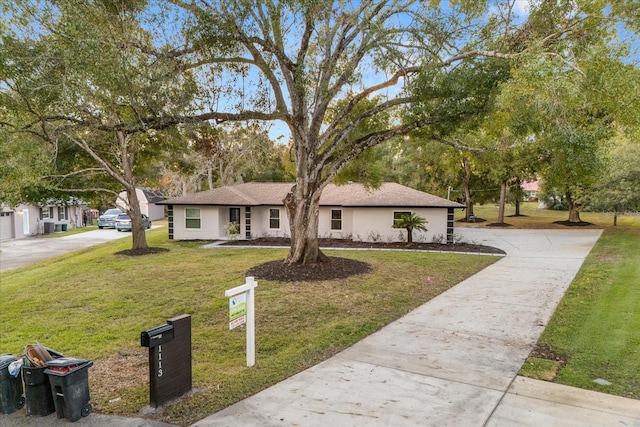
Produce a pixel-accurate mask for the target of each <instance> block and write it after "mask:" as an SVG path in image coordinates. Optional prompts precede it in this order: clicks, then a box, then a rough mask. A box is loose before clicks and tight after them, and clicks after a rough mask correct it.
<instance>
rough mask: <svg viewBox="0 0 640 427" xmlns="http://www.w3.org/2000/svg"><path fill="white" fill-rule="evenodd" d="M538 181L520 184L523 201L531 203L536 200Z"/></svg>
mask: <svg viewBox="0 0 640 427" xmlns="http://www.w3.org/2000/svg"><path fill="white" fill-rule="evenodd" d="M539 185H540V181H539V180H536V181H525V182H523V183H522V184H520V187H521V188H522V190H523V191H524V199H525V200H528V201H530V202H533V201H535V200H537V199H538V187H539Z"/></svg>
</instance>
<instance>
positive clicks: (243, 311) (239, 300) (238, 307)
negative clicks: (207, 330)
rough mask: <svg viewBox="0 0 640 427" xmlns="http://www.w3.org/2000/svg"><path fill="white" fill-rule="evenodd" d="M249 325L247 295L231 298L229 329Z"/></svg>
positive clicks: (242, 294)
mask: <svg viewBox="0 0 640 427" xmlns="http://www.w3.org/2000/svg"><path fill="white" fill-rule="evenodd" d="M245 323H247V293H246V292H243V293H241V294H238V295H236V296H234V297H231V298H229V329H233V328H236V327H238V326H240V325H244V324H245Z"/></svg>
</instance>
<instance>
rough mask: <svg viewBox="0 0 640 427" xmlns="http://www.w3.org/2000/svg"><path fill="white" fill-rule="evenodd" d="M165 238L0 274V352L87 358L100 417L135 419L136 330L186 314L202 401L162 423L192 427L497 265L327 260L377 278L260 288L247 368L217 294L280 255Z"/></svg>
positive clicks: (409, 257)
mask: <svg viewBox="0 0 640 427" xmlns="http://www.w3.org/2000/svg"><path fill="white" fill-rule="evenodd" d="M166 235H167V231H166V228H161V229H157V230H151V231H149V232H148V238H149V243H150V245H152V246H160V247H166V248H168V249H170V251H169V252H166V253H159V254H154V255H148V256H143V257H127V256H122V255H114V253H115V252H117V251H119V250H122V249H126V248H127V247H128V245H129V243H128V242H127V239H124V240H122V241H115V242H111V243H107V244H103V245H100V246H96V247H93V248H91V249H87V250H83V251H80V252H76V253H73V254H69V255H65V256H61V257H58V258H56V259H53V260H48V261H43V262H40V263H37V264H34V265H32V266H29V267H24V268H20V269H16V270H12V271H9V272H6V273H3V274H2V276H1V278H0V280H1V283H2V286H1V287H2V300H1V302H0V324H2V329H1V330H0V349H1V350H0V352H2V353H14V354H21V353H22V351H23V347H24V346H25V345H26V344H31V343H33V342H35V341H39V342H40V343H42V344H44V345H46V346H48V347H50V348H52V349H55V350H57V351H60V352H62V353H64V354H65V355H68V356H74V357H83V358H89V359H92V360H94V363H95V364H94V366H93V367H92V368H91V371H90V375H89V376H90V387H91V395H92V402H93V403H94V408H95V410H96V411H98V412H103V413H119V414H125V415H135V414H136V413H137V411H138V410H139V409H140V408H141V407H142V406H144V405H145V404H147V403H148V386H147V385H146V380H147V379H148V371H147V369H148V368H147V366H148V365H147V356H146V354H147V353H146V351H147V349H145V348H142V347H140V338H139V337H140V332H141V331H143V330H146V329H149V328H151V327H154V326H158V325H161V324H164V323H165V321H166V320H167V319H169V318H171V317H173V316H176V315H180V314H183V313H187V314H191V315H192V329H193V369H194V388H195V389H197V390H198V392H197V393H195V394H194V395H192V396H190V397H187V398H185V399H182V400H181V401H180V402H179V403H178V404H176V405H173V406H171V407H169V408H167V409H165V410H164V411H162V412H160V413H159V414H158V415H157V416H158V417H161V418H163V419H166V420H167V421H171V422H174V423H180V424H188V423H190V422H193V421H194V420H196V419H199V418H201V417H204V416H206V415H209V414H211V413H213V412H215V411H217V410H219V409H221V408H223V407H225V406H228V405H229V404H231V403H234V402H236V401H239V400H241V399H243V398H245V397H247V396H249V395H251V394H253V393H256V392H257V391H259V390H261V389H263V388H266V387H268V386H270V385H272V384H275V383H277V382H279V381H281V380H282V379H284V378H286V377H288V376H290V375H292V374H294V373H296V372H299V371H300V370H303V369H305V368H307V367H310V366H312V365H314V364H317V363H318V362H319V361H321V360H324V359H326V358H327V357H329V356H331V355H333V354H335V353H336V352H338V351H340V350H341V349H343V348H345V347H347V346H349V345H351V344H353V343H355V342H357V341H358V340H360V339H361V338H363V337H365V336H367V335H369V334H370V333H372V332H373V331H375V330H377V329H379V328H380V327H382V326H383V325H385V324H387V323H389V322H390V321H393V320H394V319H397V318H399V317H400V316H402V315H404V314H405V313H407V312H408V311H410V310H412V309H413V308H415V307H417V306H419V305H421V304H423V303H424V302H426V301H428V300H429V299H431V298H433V297H434V296H436V295H438V294H440V293H441V292H443V291H444V290H446V289H448V288H450V287H451V286H454V285H455V284H457V283H459V282H460V281H461V280H463V279H464V278H466V277H468V276H470V275H471V274H473V273H475V272H477V271H479V270H480V269H482V268H484V267H485V266H487V265H489V264H491V263H493V262H495V261H496V260H497V259H498V258H496V257H489V256H480V255H459V254H440V253H438V254H436V253H424V252H423V253H420V252H377V251H375V252H373V251H372V252H367V251H339V252H335V253H331V252H329V253H328V254H329V255H337V256H342V257H350V258H355V259H359V260H362V261H366V262H368V263H370V264H371V265H372V266H373V272H372V273H370V274H367V275H364V276H359V277H352V278H350V279H347V280H336V281H330V282H316V283H297V284H287V283H278V282H269V281H260V280H259V281H258V283H259V285H258V288H257V290H256V310H257V319H256V322H257V323H256V346H257V348H256V366H255V367H253V368H250V369H249V368H246V366H245V365H246V359H245V348H244V347H245V333H244V327H240V328H237V329H235V330H233V331H229V330H228V299H227V298H226V297H225V296H224V291H225V290H226V289H230V288H232V287H235V286H238V285H241V284H242V283H244V272H245V271H246V270H247V269H248V268H250V267H252V266H254V265H257V264H260V263H263V262H265V261H270V260H275V259H283V258H284V256H285V255H286V250H284V249H252V250H246V249H201V248H199V246H200V245H201V243H195V242H190V243H180V242H174V241H169V240H167V237H166ZM427 277H430V280H427Z"/></svg>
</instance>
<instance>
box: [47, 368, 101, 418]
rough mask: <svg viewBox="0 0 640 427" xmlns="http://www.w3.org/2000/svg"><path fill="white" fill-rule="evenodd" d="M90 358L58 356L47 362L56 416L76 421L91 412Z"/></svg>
mask: <svg viewBox="0 0 640 427" xmlns="http://www.w3.org/2000/svg"><path fill="white" fill-rule="evenodd" d="M92 365H93V362H92V361H91V360H85V359H74V358H70V357H60V358H58V359H53V360H50V361H49V362H47V369H45V371H44V373H45V374H47V375H48V376H49V384H50V385H51V394H52V395H53V403H54V406H55V408H56V414H57V415H58V418H67V419H69V421H78V420H79V419H80V418H81V417H86V416H88V415H89V414H90V413H91V409H92V407H91V404H90V403H89V401H90V400H91V396H90V395H89V367H91V366H92Z"/></svg>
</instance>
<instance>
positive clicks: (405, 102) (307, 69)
mask: <svg viewBox="0 0 640 427" xmlns="http://www.w3.org/2000/svg"><path fill="white" fill-rule="evenodd" d="M170 3H171V4H172V5H174V6H176V7H178V8H180V13H181V14H184V15H185V17H186V18H185V22H186V25H187V33H188V34H189V38H185V39H184V45H183V46H181V47H180V49H175V50H174V51H172V52H168V53H166V55H174V56H180V57H181V58H183V60H184V61H185V67H188V68H190V69H194V70H197V71H199V72H201V75H202V76H205V75H206V76H208V79H207V84H208V85H209V88H211V89H215V90H216V91H217V92H216V94H217V95H216V94H211V95H209V99H208V100H207V99H206V96H207V95H206V94H203V95H204V96H205V97H203V98H202V102H201V105H202V106H203V108H207V107H208V111H205V112H203V113H202V114H201V115H199V116H198V117H197V118H198V119H202V120H217V121H244V120H262V121H274V122H275V121H280V122H283V123H284V124H286V126H287V127H288V128H289V131H290V133H291V138H292V147H293V153H294V156H295V161H296V180H295V185H293V187H292V189H291V192H290V193H289V194H288V195H287V197H286V198H285V200H284V202H285V206H286V209H287V212H288V215H289V220H290V225H291V234H292V235H291V237H292V243H291V249H290V253H289V255H288V258H287V262H290V263H315V262H318V261H321V260H322V259H323V256H322V254H321V252H320V250H319V248H318V242H317V226H318V211H319V208H318V206H319V200H320V195H321V194H322V190H323V189H324V188H325V186H326V185H327V184H328V183H330V182H331V181H332V180H333V179H334V178H335V177H336V176H337V175H338V174H339V173H340V171H341V170H343V169H344V168H345V167H346V166H347V165H348V164H349V163H350V162H352V161H353V160H354V159H356V158H357V157H358V156H360V155H361V154H362V153H363V152H364V151H365V150H367V149H368V148H370V147H373V146H375V145H377V144H380V143H381V142H384V141H387V140H389V139H391V138H393V137H395V136H398V135H404V134H407V133H409V132H411V131H412V130H414V129H418V128H428V129H429V131H430V132H432V134H434V135H436V136H438V137H443V136H445V135H446V134H447V132H450V131H452V130H453V129H455V127H456V124H461V123H463V122H464V121H465V120H468V119H471V118H472V117H474V116H475V115H477V114H479V113H480V112H482V111H483V110H484V109H485V108H486V106H487V97H488V95H489V93H490V92H491V91H492V90H494V89H495V86H496V82H497V81H499V76H497V75H495V74H496V73H498V72H499V70H500V69H501V68H500V67H496V66H495V63H496V61H501V60H503V61H507V60H509V59H512V58H514V57H517V56H518V55H520V54H522V52H526V51H527V49H528V48H529V47H530V46H533V45H535V46H536V47H537V48H539V49H540V50H541V51H543V52H544V51H551V52H553V54H556V55H560V54H561V52H557V51H556V49H555V46H556V45H557V43H558V42H559V41H560V40H562V39H563V38H566V37H570V36H571V35H572V34H573V33H574V32H575V31H576V30H580V29H582V26H583V25H584V22H585V19H588V17H589V16H591V15H592V14H599V13H601V12H600V11H599V10H598V9H591V10H588V11H585V13H587V16H585V15H583V14H582V13H578V12H582V11H580V10H576V8H575V5H574V3H575V2H571V5H569V4H568V3H567V5H564V4H563V7H559V6H558V7H553V8H551V10H549V11H546V12H545V16H544V19H545V20H544V23H545V25H544V26H541V25H538V26H537V28H536V29H535V31H530V28H531V27H532V26H531V25H529V24H528V21H526V20H525V19H523V17H517V16H516V15H515V10H514V4H515V2H508V1H507V2H504V3H502V2H497V3H496V2H491V4H488V2H483V1H460V2H455V3H451V2H449V3H448V4H446V5H445V4H440V3H439V2H422V1H412V0H388V1H372V0H362V1H329V0H318V1H304V0H291V1H275V0H268V1H249V0H224V1H209V2H206V3H205V2H195V1H187V0H170ZM546 3H547V2H543V3H541V4H540V5H538V6H537V7H539V9H541V10H544V9H545V8H547V7H548V6H549V5H548V4H546ZM555 3H562V2H555ZM535 8H536V6H534V9H533V10H532V11H531V15H530V16H536V15H535V13H534V12H536V10H535ZM537 17H538V18H540V16H539V14H538V15H537ZM534 27H535V26H534ZM507 36H508V37H507ZM498 40H511V41H514V40H515V41H517V43H519V44H520V47H519V49H518V50H517V51H515V50H514V48H513V46H512V45H510V44H509V43H506V42H505V43H502V44H501V43H499V42H497V41H498ZM514 51H515V52H516V53H514ZM158 55H159V57H161V56H162V54H161V53H160V52H159V53H158ZM205 70H206V71H205ZM492 73H493V75H492ZM419 76H420V78H418V77H419ZM205 87H206V85H205ZM418 87H419V88H420V90H419V91H416V90H414V89H415V88H418ZM221 93H222V94H224V95H225V97H226V98H225V99H222V98H220V97H219V96H220V94H221ZM374 96H376V97H378V100H379V101H378V102H376V103H375V104H374V105H372V106H370V107H368V108H360V106H361V105H362V103H363V102H365V101H367V100H370V99H372V98H373V97H374ZM220 101H224V102H220ZM338 106H339V108H337V107H338ZM408 109H409V110H411V111H412V114H403V111H406V110H408ZM354 112H357V114H354ZM381 114H384V115H387V116H390V117H396V118H398V119H397V120H396V121H394V122H392V123H391V125H390V126H388V127H387V128H385V129H384V130H378V129H372V131H371V132H369V133H364V134H361V133H358V136H357V137H352V133H353V132H354V131H356V130H359V128H361V126H359V125H360V124H361V123H362V122H364V121H367V120H372V119H374V118H375V117H377V116H378V115H381ZM401 115H402V116H403V117H404V120H399V117H400V116H401ZM329 117H330V118H329Z"/></svg>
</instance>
